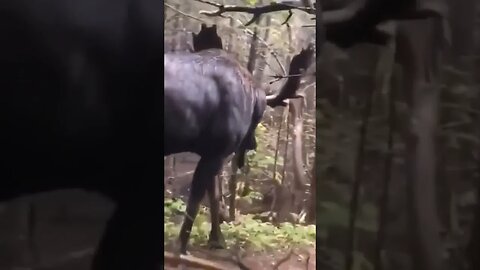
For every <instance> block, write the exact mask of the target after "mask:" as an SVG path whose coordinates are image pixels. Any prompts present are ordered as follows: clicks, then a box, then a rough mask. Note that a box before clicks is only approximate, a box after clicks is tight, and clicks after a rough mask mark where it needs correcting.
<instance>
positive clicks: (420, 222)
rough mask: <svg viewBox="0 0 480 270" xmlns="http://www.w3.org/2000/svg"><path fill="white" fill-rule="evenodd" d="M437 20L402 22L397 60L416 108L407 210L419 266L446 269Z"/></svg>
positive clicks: (409, 134) (419, 269) (412, 122)
mask: <svg viewBox="0 0 480 270" xmlns="http://www.w3.org/2000/svg"><path fill="white" fill-rule="evenodd" d="M436 23H439V22H438V21H436V20H433V19H428V20H418V21H409V22H403V23H401V25H400V27H399V31H398V32H397V52H398V53H399V55H398V56H399V57H397V59H398V60H400V62H401V64H402V65H403V68H404V74H405V78H404V79H405V85H406V89H405V90H406V94H407V100H408V103H409V106H410V109H411V116H410V123H409V130H408V131H407V139H406V145H407V197H408V199H407V204H408V205H407V209H408V212H409V223H410V224H409V227H410V230H411V233H410V236H411V239H410V240H411V252H412V254H411V256H412V260H413V264H414V269H417V270H442V269H444V265H445V264H444V262H443V252H444V250H443V248H442V241H441V238H440V221H439V219H438V210H437V203H436V202H437V201H436V185H435V183H436V181H435V172H436V161H435V159H436V152H435V144H436V143H435V142H436V132H437V117H438V102H439V101H438V99H439V90H440V89H439V87H438V83H437V79H438V67H439V63H438V62H437V60H438V54H439V51H440V49H439V47H438V45H439V44H438V43H439V42H440V41H439V40H438V39H436V37H437V38H438V32H436V31H438V30H439V29H437V28H436V26H437V25H436Z"/></svg>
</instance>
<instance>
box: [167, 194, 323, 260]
mask: <svg viewBox="0 0 480 270" xmlns="http://www.w3.org/2000/svg"><path fill="white" fill-rule="evenodd" d="M185 208H186V207H185V204H184V202H183V201H181V200H171V199H166V200H165V205H164V210H165V216H164V222H165V225H164V229H165V232H164V235H165V240H164V243H165V244H168V243H171V242H172V241H175V240H176V239H177V238H178V234H179V231H180V226H181V222H182V221H183V218H181V217H182V214H183V212H184V211H185ZM220 226H221V229H222V233H223V236H224V237H225V242H226V245H227V248H231V247H240V248H242V249H249V250H253V251H268V250H277V251H278V250H282V249H288V248H291V247H295V246H313V245H314V243H315V225H309V226H305V225H297V224H292V223H281V224H279V225H273V224H272V223H270V222H262V221H259V220H256V219H254V216H253V215H241V216H240V217H238V218H237V220H236V221H235V222H228V223H226V222H224V223H222V224H221V225H220ZM209 233H210V218H209V215H208V209H207V208H204V207H202V208H201V209H200V211H199V214H198V216H197V218H196V219H195V222H194V224H193V228H192V233H191V237H190V243H191V244H192V245H194V246H205V245H206V244H207V241H208V235H209Z"/></svg>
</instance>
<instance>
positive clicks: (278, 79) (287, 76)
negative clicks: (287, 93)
mask: <svg viewBox="0 0 480 270" xmlns="http://www.w3.org/2000/svg"><path fill="white" fill-rule="evenodd" d="M302 76H303V75H302V74H290V75H271V76H270V77H271V78H274V79H275V80H273V81H271V82H269V84H272V83H274V82H278V81H280V80H281V79H287V78H290V77H302Z"/></svg>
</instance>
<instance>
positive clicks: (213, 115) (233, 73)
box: [164, 49, 265, 155]
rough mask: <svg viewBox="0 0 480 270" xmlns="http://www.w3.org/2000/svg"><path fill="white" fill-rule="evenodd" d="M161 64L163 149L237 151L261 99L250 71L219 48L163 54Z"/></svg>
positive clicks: (260, 93) (167, 151) (171, 151)
mask: <svg viewBox="0 0 480 270" xmlns="http://www.w3.org/2000/svg"><path fill="white" fill-rule="evenodd" d="M164 68H165V69H164V76H165V80H164V81H165V94H164V96H165V103H164V110H165V116H166V117H165V123H164V125H165V137H164V138H165V155H169V154H173V153H179V152H187V151H188V152H194V153H197V154H199V155H205V154H212V153H215V154H229V153H228V151H230V153H231V152H232V151H235V150H236V149H237V148H238V147H239V144H240V143H241V141H242V140H243V138H244V137H245V135H246V134H247V132H248V130H249V128H250V123H251V120H252V114H253V112H254V107H255V106H257V104H256V103H257V102H262V101H263V102H264V99H265V98H264V95H265V94H264V92H263V91H258V90H256V89H255V88H254V85H253V82H252V77H251V74H250V73H249V72H248V71H247V70H246V69H245V68H243V67H242V66H241V65H240V64H239V63H238V62H237V61H235V60H234V59H233V58H232V57H231V56H229V55H228V54H227V53H226V52H224V51H222V50H217V49H211V50H206V51H201V52H199V53H168V54H165V66H164ZM262 97H263V98H262ZM261 114H263V110H262V112H261ZM260 117H261V116H260Z"/></svg>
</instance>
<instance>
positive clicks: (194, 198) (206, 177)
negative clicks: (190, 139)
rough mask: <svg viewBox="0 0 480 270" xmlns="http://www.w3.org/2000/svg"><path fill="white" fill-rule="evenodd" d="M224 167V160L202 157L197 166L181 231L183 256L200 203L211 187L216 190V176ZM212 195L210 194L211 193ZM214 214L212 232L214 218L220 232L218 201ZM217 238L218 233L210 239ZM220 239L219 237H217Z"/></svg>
mask: <svg viewBox="0 0 480 270" xmlns="http://www.w3.org/2000/svg"><path fill="white" fill-rule="evenodd" d="M222 165H223V159H222V158H205V157H202V158H201V159H200V161H199V162H198V164H197V168H196V169H195V173H194V174H193V179H192V184H191V187H190V197H189V199H188V204H187V211H186V214H185V219H184V221H183V224H182V228H181V230H180V252H181V253H183V254H186V253H187V244H188V240H189V238H190V233H191V230H192V225H193V221H194V220H195V218H196V216H197V214H198V209H199V207H200V202H201V201H202V199H203V197H204V196H205V192H206V191H207V190H210V188H209V187H210V186H213V188H215V176H216V175H217V174H218V173H219V172H220V170H221V168H222ZM209 194H210V193H209ZM210 207H211V211H212V213H213V212H214V211H216V212H215V213H216V214H212V231H213V228H214V225H213V219H214V218H213V216H215V219H216V220H217V221H216V223H217V225H216V226H217V229H218V231H220V226H219V221H218V217H219V215H218V211H219V205H218V201H216V204H215V203H214V204H213V205H210ZM214 208H215V209H214ZM212 235H213V237H214V238H215V237H217V235H216V233H212V234H211V235H210V237H212ZM217 238H218V237H217Z"/></svg>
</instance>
